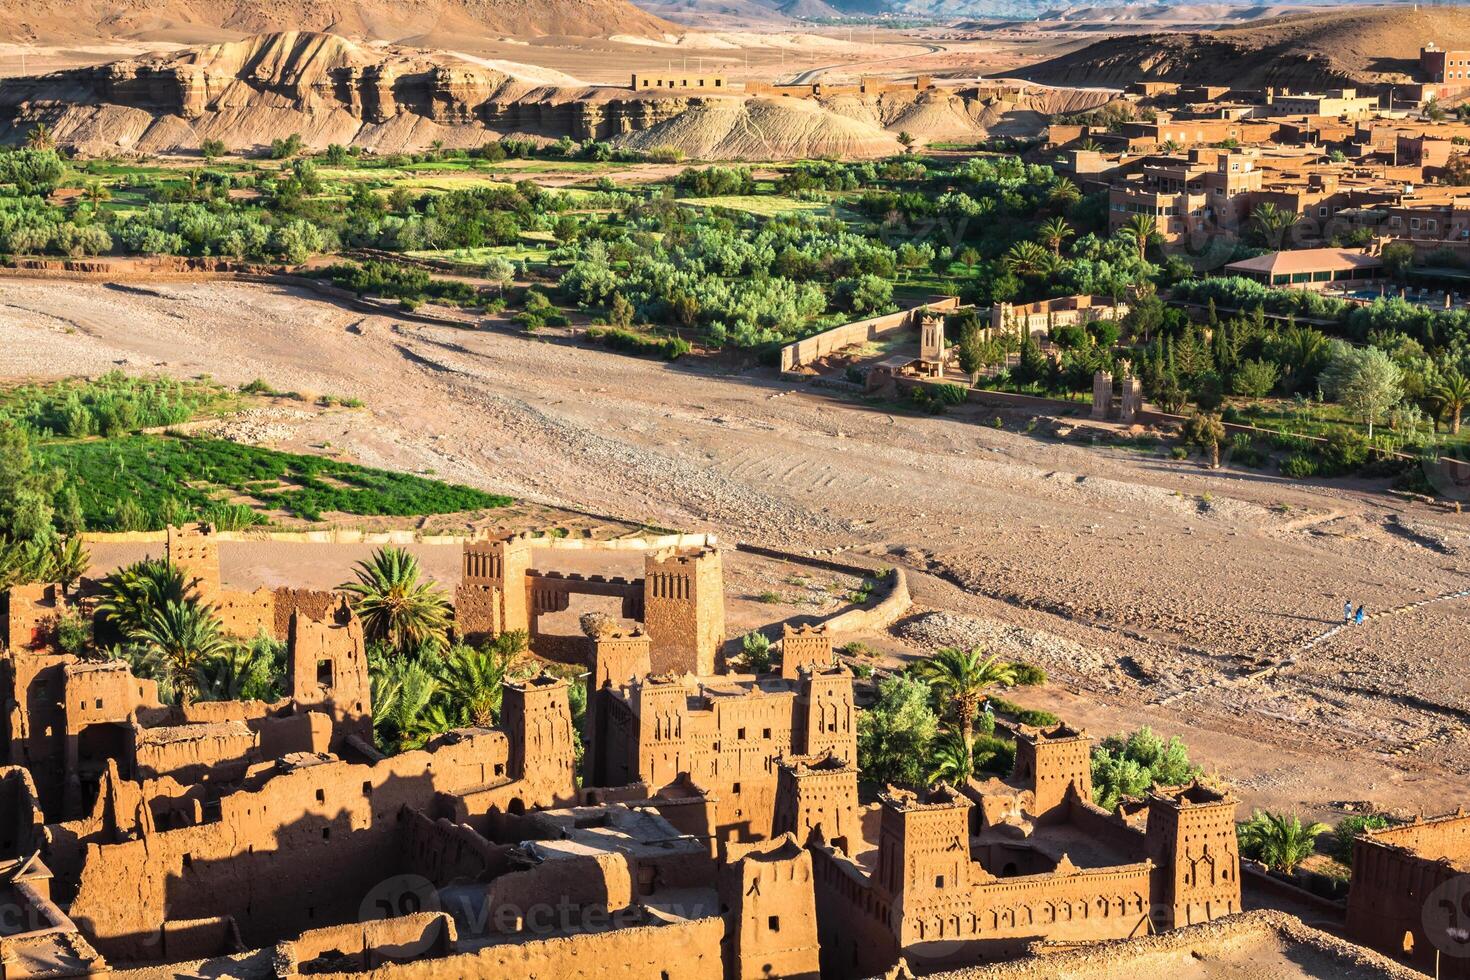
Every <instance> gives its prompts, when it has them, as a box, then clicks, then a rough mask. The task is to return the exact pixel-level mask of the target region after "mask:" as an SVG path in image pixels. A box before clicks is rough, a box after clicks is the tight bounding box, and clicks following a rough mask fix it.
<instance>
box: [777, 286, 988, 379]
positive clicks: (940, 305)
mask: <svg viewBox="0 0 1470 980" xmlns="http://www.w3.org/2000/svg"><path fill="white" fill-rule="evenodd" d="M959 308H960V301H959V297H957V296H936V297H934V298H933V299H931V300H930V301H929V302H928V303H925V304H924V305H922V306H915V307H912V308H911V309H907V310H900V311H899V312H897V313H888V314H885V315H884V316H875V317H872V318H870V319H867V320H858V321H857V322H855V323H844V324H843V325H842V326H840V327H833V328H832V329H831V330H824V331H822V332H821V333H818V334H812V335H811V336H810V337H807V338H805V339H802V340H798V341H796V342H795V343H791V344H787V345H786V346H785V347H782V348H781V371H782V372H783V373H785V372H788V371H795V370H796V369H797V368H800V367H804V366H805V365H807V364H810V363H812V362H813V361H816V360H819V359H821V358H823V357H826V356H827V355H828V354H832V353H835V352H837V351H839V350H842V349H843V348H844V347H852V346H853V345H855V344H865V343H867V342H868V341H870V340H874V339H876V338H878V337H882V336H884V335H886V334H890V333H894V332H896V331H899V330H907V329H912V328H914V327H916V326H917V325H918V319H919V315H920V314H921V313H924V312H934V313H950V312H953V311H954V310H957V309H959Z"/></svg>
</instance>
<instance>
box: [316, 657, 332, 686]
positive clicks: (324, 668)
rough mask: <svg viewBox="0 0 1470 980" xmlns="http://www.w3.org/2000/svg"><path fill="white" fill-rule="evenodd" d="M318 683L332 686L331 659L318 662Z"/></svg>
mask: <svg viewBox="0 0 1470 980" xmlns="http://www.w3.org/2000/svg"><path fill="white" fill-rule="evenodd" d="M316 683H317V686H318V687H331V686H332V662H331V661H330V660H318V661H317V662H316Z"/></svg>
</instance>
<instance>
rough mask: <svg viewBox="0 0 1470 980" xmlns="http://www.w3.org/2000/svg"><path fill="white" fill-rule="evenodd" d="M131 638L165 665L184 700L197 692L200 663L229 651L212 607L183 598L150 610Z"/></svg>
mask: <svg viewBox="0 0 1470 980" xmlns="http://www.w3.org/2000/svg"><path fill="white" fill-rule="evenodd" d="M132 638H133V639H134V640H135V641H136V642H137V643H138V644H139V645H140V646H142V647H143V648H144V649H148V650H152V651H154V652H155V653H156V654H157V655H158V657H159V658H160V659H161V660H162V661H163V663H164V664H166V665H167V668H168V673H169V676H170V677H172V678H173V682H174V690H175V691H177V692H178V695H179V699H180V700H181V701H184V702H185V703H187V702H189V701H192V700H194V698H195V697H196V696H197V695H198V693H199V673H198V672H199V669H200V667H201V666H202V665H203V663H204V662H205V661H207V660H210V659H212V658H214V657H220V656H223V655H225V654H226V653H227V652H228V650H229V642H228V641H227V640H226V639H225V637H224V634H223V633H222V632H221V630H220V621H219V619H218V618H216V617H215V615H214V610H212V609H210V608H209V607H208V606H202V605H200V604H199V603H198V602H192V601H187V600H186V601H184V602H173V601H170V602H165V603H164V604H163V606H161V607H159V608H156V609H154V610H153V611H152V615H150V616H149V617H148V619H147V620H146V621H145V622H144V624H143V626H142V628H140V629H139V630H138V631H137V632H136V633H135V634H134V635H133V637H132Z"/></svg>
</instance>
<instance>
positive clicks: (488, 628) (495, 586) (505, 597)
mask: <svg viewBox="0 0 1470 980" xmlns="http://www.w3.org/2000/svg"><path fill="white" fill-rule="evenodd" d="M531 544H532V542H531V539H530V538H529V537H527V536H526V535H524V534H512V535H506V536H505V537H501V538H494V539H489V540H475V541H466V542H465V545H464V555H463V558H462V563H463V567H462V574H461V577H460V583H459V587H458V588H457V589H455V592H454V629H455V633H456V634H457V635H458V636H459V638H460V639H461V640H463V641H465V642H483V641H484V640H488V639H492V638H494V637H496V636H499V635H500V634H501V633H509V632H511V631H513V630H525V631H527V632H529V631H530V628H531V614H530V607H529V603H528V600H527V597H526V596H527V584H526V579H527V572H529V571H530V569H531Z"/></svg>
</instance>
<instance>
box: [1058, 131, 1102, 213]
mask: <svg viewBox="0 0 1470 980" xmlns="http://www.w3.org/2000/svg"><path fill="white" fill-rule="evenodd" d="M1093 145H1094V146H1096V144H1093ZM1048 196H1049V197H1050V198H1051V203H1052V204H1054V205H1056V206H1057V207H1059V208H1066V207H1071V206H1072V205H1073V204H1076V203H1077V202H1078V201H1080V200H1082V192H1081V191H1080V190H1078V189H1077V185H1076V184H1074V183H1073V182H1072V181H1070V180H1068V179H1067V178H1066V177H1061V178H1058V180H1057V182H1056V183H1055V184H1053V185H1052V186H1051V194H1050V195H1048Z"/></svg>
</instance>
